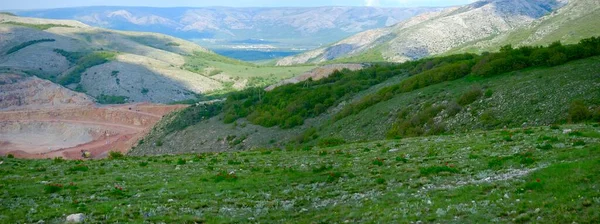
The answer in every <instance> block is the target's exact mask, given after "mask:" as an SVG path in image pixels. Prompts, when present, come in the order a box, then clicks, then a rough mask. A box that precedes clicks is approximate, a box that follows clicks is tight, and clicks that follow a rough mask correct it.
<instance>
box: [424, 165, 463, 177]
mask: <svg viewBox="0 0 600 224" xmlns="http://www.w3.org/2000/svg"><path fill="white" fill-rule="evenodd" d="M419 172H420V173H421V175H422V176H428V175H432V174H438V173H441V172H448V173H458V169H456V168H452V167H449V166H430V167H422V168H420V169H419Z"/></svg>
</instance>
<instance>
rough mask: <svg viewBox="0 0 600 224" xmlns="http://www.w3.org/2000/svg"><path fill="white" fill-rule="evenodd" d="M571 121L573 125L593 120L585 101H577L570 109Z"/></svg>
mask: <svg viewBox="0 0 600 224" xmlns="http://www.w3.org/2000/svg"><path fill="white" fill-rule="evenodd" d="M568 118H569V121H570V122H572V123H577V122H582V121H587V120H590V119H591V118H592V113H591V112H590V110H589V109H588V108H587V107H586V106H585V104H584V103H583V101H581V100H575V101H573V102H572V103H571V106H570V107H569V117H568Z"/></svg>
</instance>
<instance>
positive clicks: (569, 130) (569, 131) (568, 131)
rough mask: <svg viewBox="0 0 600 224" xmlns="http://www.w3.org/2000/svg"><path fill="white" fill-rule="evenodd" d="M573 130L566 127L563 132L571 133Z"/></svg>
mask: <svg viewBox="0 0 600 224" xmlns="http://www.w3.org/2000/svg"><path fill="white" fill-rule="evenodd" d="M571 132H573V130H571V129H565V130H563V134H569V133H571Z"/></svg>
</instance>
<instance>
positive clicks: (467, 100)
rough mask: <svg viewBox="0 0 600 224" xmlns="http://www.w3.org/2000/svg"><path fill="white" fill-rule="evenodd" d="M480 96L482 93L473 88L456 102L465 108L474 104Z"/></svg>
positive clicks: (478, 89)
mask: <svg viewBox="0 0 600 224" xmlns="http://www.w3.org/2000/svg"><path fill="white" fill-rule="evenodd" d="M481 95H483V91H482V90H481V89H480V88H473V89H471V90H469V91H468V92H466V93H464V94H463V95H461V96H460V98H458V100H457V101H456V102H457V103H458V104H459V105H461V106H466V105H469V104H471V103H473V102H475V100H477V99H479V98H480V97H481Z"/></svg>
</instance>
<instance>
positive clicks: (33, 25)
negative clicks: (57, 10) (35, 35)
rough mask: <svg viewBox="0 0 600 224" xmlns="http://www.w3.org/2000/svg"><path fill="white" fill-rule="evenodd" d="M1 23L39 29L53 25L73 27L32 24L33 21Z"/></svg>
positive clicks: (59, 25) (61, 25)
mask: <svg viewBox="0 0 600 224" xmlns="http://www.w3.org/2000/svg"><path fill="white" fill-rule="evenodd" d="M0 24H7V25H13V26H23V27H28V28H33V29H38V30H47V29H50V28H52V27H72V26H69V25H63V24H31V23H19V22H3V23H0Z"/></svg>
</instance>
